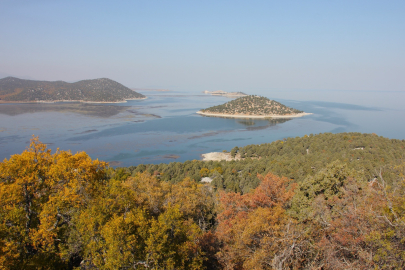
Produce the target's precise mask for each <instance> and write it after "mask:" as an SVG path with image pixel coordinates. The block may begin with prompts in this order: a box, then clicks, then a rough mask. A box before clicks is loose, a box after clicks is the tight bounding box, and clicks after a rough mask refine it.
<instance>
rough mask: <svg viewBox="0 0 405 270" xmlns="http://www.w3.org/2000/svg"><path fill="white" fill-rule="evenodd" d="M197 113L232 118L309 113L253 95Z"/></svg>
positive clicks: (302, 114) (279, 116)
mask: <svg viewBox="0 0 405 270" xmlns="http://www.w3.org/2000/svg"><path fill="white" fill-rule="evenodd" d="M197 113H198V114H201V115H205V116H213V117H233V118H295V117H302V116H304V115H308V114H310V113H305V112H303V111H300V110H297V109H293V108H290V107H287V106H285V105H283V104H281V103H279V102H277V101H274V100H270V99H268V98H266V97H261V96H254V95H250V96H246V97H241V98H237V99H235V100H232V101H229V102H227V103H225V104H222V105H218V106H213V107H210V108H207V109H204V110H201V111H198V112H197Z"/></svg>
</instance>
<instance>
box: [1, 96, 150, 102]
mask: <svg viewBox="0 0 405 270" xmlns="http://www.w3.org/2000/svg"><path fill="white" fill-rule="evenodd" d="M142 99H147V97H144V98H127V99H125V100H122V101H85V100H30V101H23V100H18V101H6V100H0V103H3V104H7V103H32V104H34V103H58V102H64V103H69V102H80V103H100V104H109V103H127V102H128V100H142Z"/></svg>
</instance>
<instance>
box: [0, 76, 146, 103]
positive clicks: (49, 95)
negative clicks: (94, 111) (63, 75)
mask: <svg viewBox="0 0 405 270" xmlns="http://www.w3.org/2000/svg"><path fill="white" fill-rule="evenodd" d="M138 98H145V96H144V95H142V94H139V93H137V92H135V91H133V90H131V89H129V88H128V87H125V86H123V85H122V84H120V83H118V82H116V81H113V80H110V79H107V78H101V79H94V80H83V81H78V82H75V83H68V82H64V81H55V82H50V81H34V80H23V79H18V78H14V77H7V78H3V79H0V100H1V101H2V102H35V101H62V100H63V101H73V100H74V101H86V102H121V101H125V100H126V99H138Z"/></svg>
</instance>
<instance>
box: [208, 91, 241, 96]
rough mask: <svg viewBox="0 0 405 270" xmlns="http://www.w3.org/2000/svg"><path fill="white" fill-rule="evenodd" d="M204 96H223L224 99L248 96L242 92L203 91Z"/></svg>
mask: <svg viewBox="0 0 405 270" xmlns="http://www.w3.org/2000/svg"><path fill="white" fill-rule="evenodd" d="M203 93H204V94H209V95H212V96H223V97H245V96H247V95H246V94H245V93H242V92H225V91H222V90H217V91H203Z"/></svg>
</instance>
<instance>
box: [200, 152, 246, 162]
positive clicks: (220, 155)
mask: <svg viewBox="0 0 405 270" xmlns="http://www.w3.org/2000/svg"><path fill="white" fill-rule="evenodd" d="M201 156H202V160H203V161H211V160H212V161H221V160H225V161H231V160H239V159H240V158H238V157H236V158H232V157H231V153H224V152H211V153H206V154H201Z"/></svg>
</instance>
